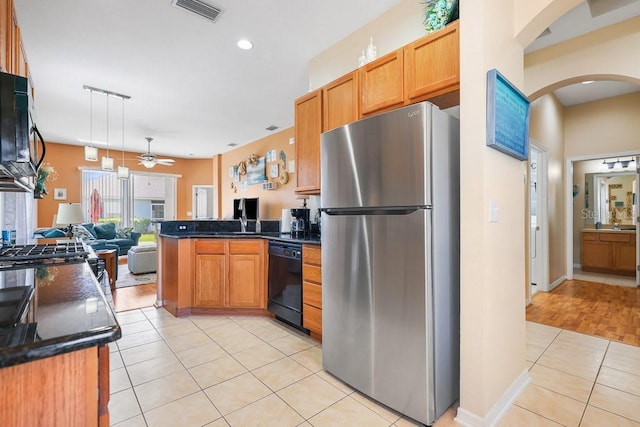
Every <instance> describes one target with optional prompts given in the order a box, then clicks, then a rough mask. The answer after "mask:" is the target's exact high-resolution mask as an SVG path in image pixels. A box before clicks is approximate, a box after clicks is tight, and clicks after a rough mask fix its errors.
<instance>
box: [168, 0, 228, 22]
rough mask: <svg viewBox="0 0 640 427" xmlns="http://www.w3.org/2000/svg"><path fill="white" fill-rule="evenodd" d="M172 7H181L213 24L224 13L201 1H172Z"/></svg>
mask: <svg viewBox="0 0 640 427" xmlns="http://www.w3.org/2000/svg"><path fill="white" fill-rule="evenodd" d="M171 6H174V7H181V8H182V9H186V10H188V11H189V12H193V13H195V14H196V15H200V16H202V17H203V18H205V19H208V20H209V21H211V22H215V21H216V20H217V19H218V17H219V16H220V14H221V13H222V9H220V8H219V7H215V6H212V5H210V4H207V3H204V2H201V1H199V0H171Z"/></svg>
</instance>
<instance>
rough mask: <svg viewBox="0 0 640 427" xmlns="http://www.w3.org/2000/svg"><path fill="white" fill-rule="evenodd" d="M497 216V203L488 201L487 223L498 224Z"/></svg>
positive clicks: (493, 200)
mask: <svg viewBox="0 0 640 427" xmlns="http://www.w3.org/2000/svg"><path fill="white" fill-rule="evenodd" d="M499 214H500V208H499V207H498V201H497V200H495V199H491V200H489V222H498V216H499Z"/></svg>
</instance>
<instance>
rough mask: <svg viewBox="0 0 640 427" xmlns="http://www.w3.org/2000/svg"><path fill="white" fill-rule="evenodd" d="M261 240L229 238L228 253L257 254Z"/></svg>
mask: <svg viewBox="0 0 640 427" xmlns="http://www.w3.org/2000/svg"><path fill="white" fill-rule="evenodd" d="M262 242H263V241H262V240H258V239H255V240H230V241H229V253H230V254H259V253H260V247H261V246H262Z"/></svg>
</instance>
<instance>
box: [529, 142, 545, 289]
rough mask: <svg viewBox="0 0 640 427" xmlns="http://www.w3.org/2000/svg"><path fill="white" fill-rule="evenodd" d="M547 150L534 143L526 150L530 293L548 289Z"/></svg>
mask: <svg viewBox="0 0 640 427" xmlns="http://www.w3.org/2000/svg"><path fill="white" fill-rule="evenodd" d="M547 176H548V175H547V153H546V151H544V150H543V149H541V147H538V146H536V145H534V144H531V146H530V153H529V279H530V280H529V284H530V297H532V296H533V295H534V294H535V293H536V292H537V291H539V290H543V291H547V290H548V281H549V279H548V268H549V267H548V262H549V255H548V219H547V182H548V178H547Z"/></svg>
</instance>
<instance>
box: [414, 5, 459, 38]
mask: <svg viewBox="0 0 640 427" xmlns="http://www.w3.org/2000/svg"><path fill="white" fill-rule="evenodd" d="M422 3H423V4H424V5H425V11H424V28H425V30H427V32H429V33H430V32H432V31H435V30H439V29H440V28H442V27H444V26H445V25H447V24H448V23H449V22H452V21H455V20H456V19H458V0H424V1H423V2H422Z"/></svg>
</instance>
